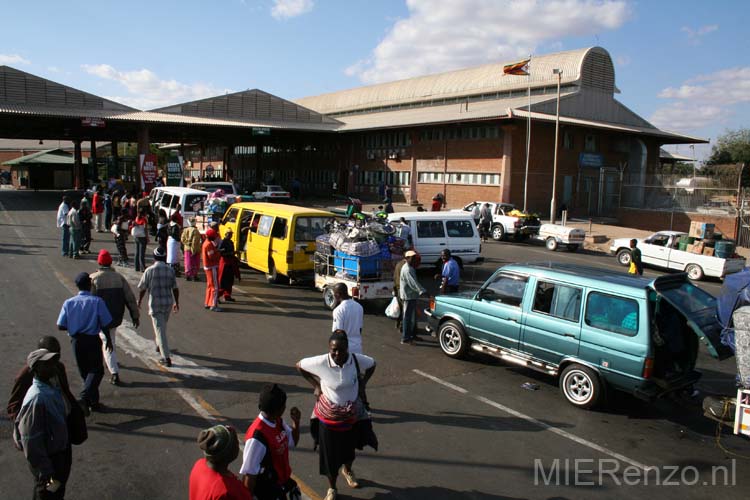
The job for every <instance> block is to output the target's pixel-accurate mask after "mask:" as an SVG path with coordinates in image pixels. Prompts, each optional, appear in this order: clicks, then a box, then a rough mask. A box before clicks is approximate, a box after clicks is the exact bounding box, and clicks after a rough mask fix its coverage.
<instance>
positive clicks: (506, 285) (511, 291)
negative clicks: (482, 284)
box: [480, 274, 526, 307]
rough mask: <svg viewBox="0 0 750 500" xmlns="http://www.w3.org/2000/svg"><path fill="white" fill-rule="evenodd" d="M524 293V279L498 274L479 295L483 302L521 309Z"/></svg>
mask: <svg viewBox="0 0 750 500" xmlns="http://www.w3.org/2000/svg"><path fill="white" fill-rule="evenodd" d="M525 291H526V279H525V278H521V277H518V276H508V275H504V274H500V275H498V276H497V277H496V278H495V279H494V280H492V283H490V284H489V285H487V287H486V288H484V289H483V290H482V291H481V292H480V293H481V297H482V299H484V300H489V301H493V302H499V303H501V304H506V305H509V306H515V307H521V302H522V301H523V294H524V292H525Z"/></svg>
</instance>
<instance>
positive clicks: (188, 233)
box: [180, 217, 203, 281]
mask: <svg viewBox="0 0 750 500" xmlns="http://www.w3.org/2000/svg"><path fill="white" fill-rule="evenodd" d="M180 242H181V243H182V247H183V249H184V252H183V254H184V256H185V279H186V280H187V281H198V269H199V268H200V258H201V244H202V243H203V241H202V239H201V233H200V231H198V228H197V227H195V217H189V218H188V225H187V227H186V228H185V229H184V230H183V231H182V235H181V236H180Z"/></svg>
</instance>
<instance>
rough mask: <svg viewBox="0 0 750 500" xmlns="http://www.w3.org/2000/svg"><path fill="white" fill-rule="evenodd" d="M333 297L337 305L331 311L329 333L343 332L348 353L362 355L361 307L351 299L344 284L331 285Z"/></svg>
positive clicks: (362, 317) (362, 312)
mask: <svg viewBox="0 0 750 500" xmlns="http://www.w3.org/2000/svg"><path fill="white" fill-rule="evenodd" d="M333 297H334V299H335V301H336V304H337V305H336V308H335V309H334V310H333V325H331V332H335V331H336V330H344V331H345V332H346V336H347V337H348V339H349V352H353V353H355V354H362V325H363V323H364V310H363V309H362V305H361V304H360V303H359V302H357V301H356V300H354V299H353V298H351V296H350V295H349V289H348V288H347V287H346V283H336V284H335V285H333Z"/></svg>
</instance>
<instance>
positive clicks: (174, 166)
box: [167, 154, 185, 186]
mask: <svg viewBox="0 0 750 500" xmlns="http://www.w3.org/2000/svg"><path fill="white" fill-rule="evenodd" d="M183 163H184V162H183V158H182V156H179V155H176V154H172V155H170V156H169V160H167V186H182V185H183V182H184V180H185V176H184V175H183V173H182V166H183Z"/></svg>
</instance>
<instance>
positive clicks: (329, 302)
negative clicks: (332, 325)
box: [323, 286, 336, 311]
mask: <svg viewBox="0 0 750 500" xmlns="http://www.w3.org/2000/svg"><path fill="white" fill-rule="evenodd" d="M323 304H325V306H326V308H327V309H330V310H331V311H333V310H334V309H336V297H334V295H333V287H330V286H327V287H325V288H324V289H323Z"/></svg>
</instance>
